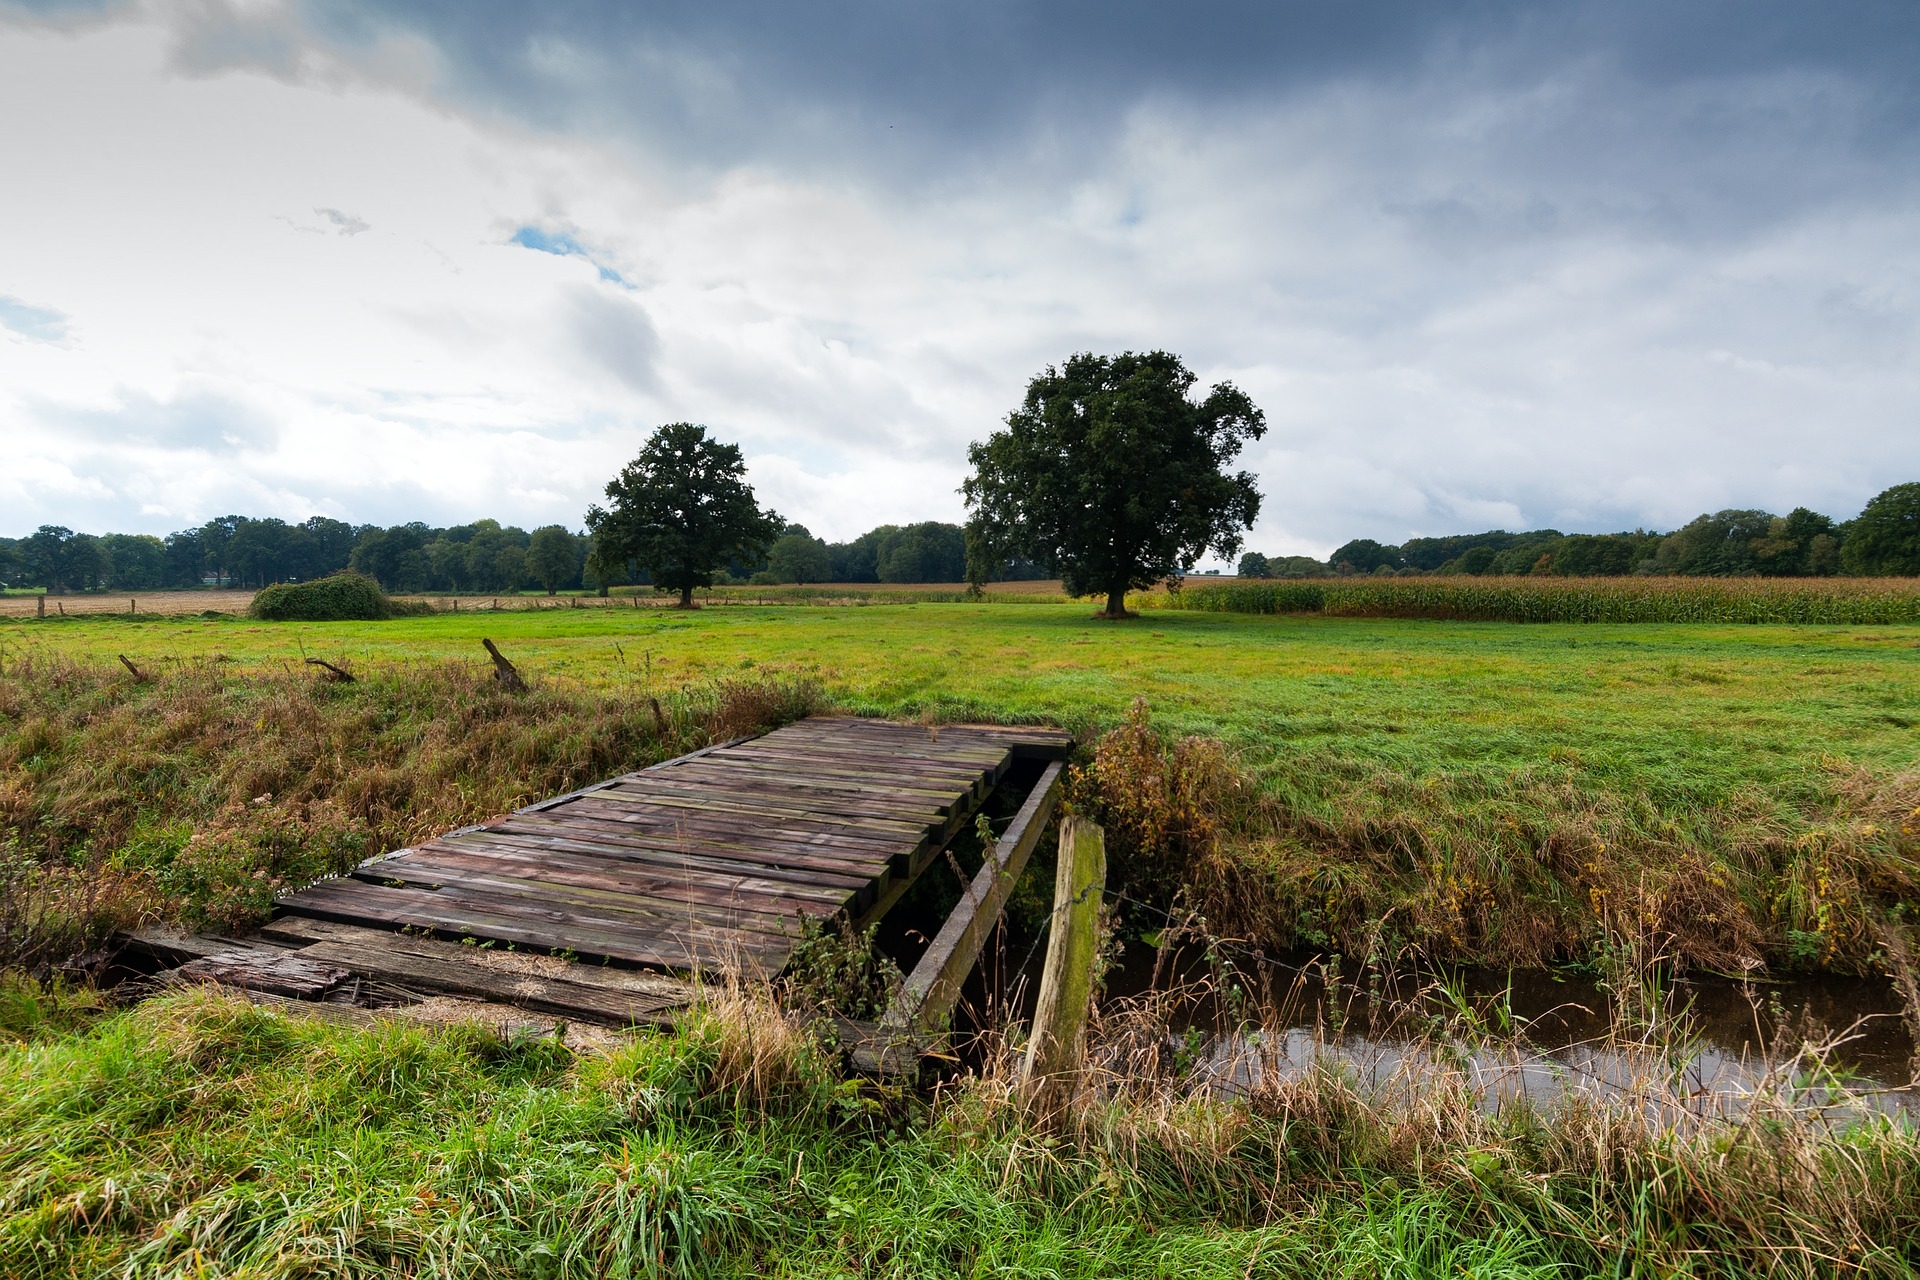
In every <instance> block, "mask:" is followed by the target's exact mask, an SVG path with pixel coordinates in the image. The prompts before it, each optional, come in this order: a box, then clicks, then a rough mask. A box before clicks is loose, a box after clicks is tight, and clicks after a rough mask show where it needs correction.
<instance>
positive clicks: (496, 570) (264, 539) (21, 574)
mask: <svg viewBox="0 0 1920 1280" xmlns="http://www.w3.org/2000/svg"><path fill="white" fill-rule="evenodd" d="M586 543H587V540H586V538H585V537H583V536H582V535H579V534H575V533H571V532H569V531H568V530H566V529H565V528H563V527H561V526H560V525H548V526H546V527H544V528H540V529H535V530H534V531H533V532H531V533H528V532H527V531H526V530H525V529H520V528H515V527H514V526H512V525H507V526H502V525H501V524H500V523H499V521H497V520H478V521H475V522H474V523H472V524H464V525H454V526H451V527H447V528H435V527H432V526H430V525H426V524H422V523H420V522H418V521H415V522H413V523H409V524H399V525H393V526H392V527H390V528H383V527H381V526H379V525H372V524H364V525H351V524H348V523H347V522H346V521H344V520H334V519H330V518H329V517H326V516H315V517H313V518H312V519H310V520H304V521H302V522H300V523H298V524H289V523H287V522H286V521H284V520H278V519H275V518H273V517H271V516H268V517H265V518H254V517H250V516H221V517H219V518H218V519H215V520H209V521H207V522H206V523H205V524H203V525H201V526H199V527H198V528H195V529H182V530H180V531H178V532H177V533H170V534H168V535H167V536H166V537H164V538H159V537H155V536H153V535H152V534H144V533H107V534H99V535H95V534H90V533H75V532H74V531H73V530H71V529H66V528H62V527H60V526H57V525H42V526H41V527H40V528H39V529H37V530H35V531H34V532H33V533H32V534H29V535H28V536H27V537H24V538H0V582H4V583H6V584H7V585H9V586H14V587H44V588H46V589H47V590H49V591H55V592H65V591H154V590H161V589H166V588H177V587H203V586H205V587H222V586H229V587H240V588H258V587H265V586H268V585H271V584H272V583H276V582H305V581H310V580H312V579H314V578H324V577H325V576H327V575H328V574H330V573H337V572H339V571H340V570H342V569H354V570H357V571H358V572H361V573H364V574H366V575H368V576H369V577H372V578H375V579H378V580H379V582H380V585H381V586H383V587H385V588H387V589H388V590H389V591H518V590H521V589H523V588H527V587H535V586H539V587H546V588H547V589H549V590H559V589H563V588H567V587H577V586H579V585H580V583H581V569H582V566H583V565H584V563H585V561H586Z"/></svg>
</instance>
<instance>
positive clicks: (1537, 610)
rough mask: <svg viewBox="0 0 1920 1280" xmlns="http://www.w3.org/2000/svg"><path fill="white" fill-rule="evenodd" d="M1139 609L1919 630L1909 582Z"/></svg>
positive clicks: (1747, 583)
mask: <svg viewBox="0 0 1920 1280" xmlns="http://www.w3.org/2000/svg"><path fill="white" fill-rule="evenodd" d="M1141 603H1144V604H1146V605H1147V606H1148V607H1159V608H1167V609H1192V610H1198V611H1202V612H1209V613H1323V614H1327V615H1329V616H1337V617H1349V618H1435V619H1442V620H1448V621H1456V622H1705V623H1729V622H1733V623H1739V622H1749V623H1819V624H1832V625H1855V624H1864V623H1894V622H1920V579H1912V578H1548V577H1541V578H1534V577H1521V578H1474V577H1440V578H1435V577H1420V578H1354V579H1350V580H1345V581H1332V582H1248V583H1221V584H1218V585H1215V584H1211V583H1209V584H1204V585H1198V586H1188V587H1186V588H1184V589H1182V590H1180V591H1178V592H1172V593H1169V594H1165V595H1152V596H1147V597H1143V598H1142V601H1141Z"/></svg>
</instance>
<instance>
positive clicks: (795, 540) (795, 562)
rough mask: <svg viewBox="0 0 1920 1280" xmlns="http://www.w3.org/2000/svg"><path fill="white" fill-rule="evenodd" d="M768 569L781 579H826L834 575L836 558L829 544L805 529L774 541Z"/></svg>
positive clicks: (816, 580)
mask: <svg viewBox="0 0 1920 1280" xmlns="http://www.w3.org/2000/svg"><path fill="white" fill-rule="evenodd" d="M767 569H768V571H769V572H770V573H772V574H773V576H774V577H776V578H778V579H780V581H782V582H800V583H806V582H825V581H827V580H828V579H829V578H831V577H833V558H832V556H830V555H829V554H828V553H827V544H826V543H824V542H822V541H820V539H818V538H816V537H813V536H812V535H811V534H809V533H807V531H806V530H804V529H802V530H800V532H798V533H784V534H781V535H780V537H779V538H778V539H776V540H775V541H774V544H773V548H772V550H770V551H769V552H768V553H767Z"/></svg>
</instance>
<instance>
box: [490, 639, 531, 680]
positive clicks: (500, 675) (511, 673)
mask: <svg viewBox="0 0 1920 1280" xmlns="http://www.w3.org/2000/svg"><path fill="white" fill-rule="evenodd" d="M480 643H481V644H483V645H485V646H486V647H487V652H488V653H489V654H491V655H492V656H493V678H494V679H495V680H498V681H499V682H500V683H501V684H503V685H505V686H506V687H507V688H508V689H510V690H512V691H513V692H514V693H525V692H526V691H527V682H526V681H525V680H522V679H521V678H520V672H519V670H518V669H517V668H516V667H515V666H514V665H513V664H512V663H511V662H508V661H507V655H506V654H504V653H502V652H500V650H499V648H498V646H496V645H495V644H494V643H493V641H491V640H482V641H481V642H480Z"/></svg>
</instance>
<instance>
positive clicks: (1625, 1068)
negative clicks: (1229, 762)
mask: <svg viewBox="0 0 1920 1280" xmlns="http://www.w3.org/2000/svg"><path fill="white" fill-rule="evenodd" d="M1156 971H1157V972H1156ZM1330 979H1331V980H1330ZM1623 1005H1627V1006H1629V1008H1628V1009H1627V1010H1626V1011H1627V1012H1628V1013H1630V1014H1632V1015H1633V1016H1629V1017H1625V1018H1622V1017H1619V1016H1617V1015H1619V1014H1620V1013H1621V1012H1622V1010H1623ZM1103 1008H1104V1010H1105V1012H1104V1015H1103V1016H1104V1018H1105V1019H1106V1021H1107V1024H1108V1031H1109V1033H1110V1035H1114V1036H1117V1037H1118V1039H1119V1040H1120V1041H1126V1040H1128V1039H1129V1037H1131V1039H1132V1042H1133V1043H1134V1045H1135V1047H1136V1048H1137V1046H1138V1044H1139V1036H1140V1034H1141V1033H1142V1030H1143V1029H1148V1028H1150V1029H1151V1030H1150V1031H1149V1032H1147V1034H1150V1035H1151V1036H1152V1037H1153V1038H1154V1039H1155V1040H1156V1042H1157V1044H1158V1047H1157V1050H1156V1051H1157V1052H1158V1053H1159V1054H1160V1055H1161V1057H1162V1059H1163V1060H1164V1059H1168V1058H1170V1059H1171V1060H1172V1061H1171V1064H1170V1065H1171V1066H1172V1067H1173V1069H1175V1070H1177V1071H1179V1072H1181V1073H1186V1074H1189V1075H1192V1076H1197V1077H1200V1078H1203V1079H1205V1080H1207V1081H1209V1082H1211V1083H1212V1084H1214V1085H1215V1086H1217V1087H1219V1088H1221V1089H1224V1090H1227V1091H1238V1090H1245V1089H1250V1088H1254V1087H1257V1086H1258V1085H1259V1084H1260V1083H1262V1082H1263V1081H1265V1080H1268V1079H1271V1078H1273V1077H1274V1076H1276V1075H1277V1076H1278V1077H1280V1078H1286V1077H1289V1076H1299V1075H1301V1074H1304V1073H1307V1072H1309V1071H1313V1070H1317V1069H1327V1068H1332V1069H1335V1070H1339V1071H1341V1072H1343V1073H1345V1074H1347V1075H1349V1076H1350V1077H1351V1078H1353V1079H1354V1082H1355V1083H1356V1084H1358V1085H1360V1086H1362V1087H1364V1088H1367V1089H1369V1090H1374V1091H1379V1090H1390V1089H1392V1088H1394V1087H1396V1086H1398V1085H1401V1084H1404V1083H1406V1082H1408V1081H1411V1080H1414V1079H1416V1078H1419V1077H1422V1076H1430V1075H1431V1074H1432V1073H1433V1072H1435V1071H1444V1072H1448V1073H1453V1074H1456V1075H1458V1076H1459V1077H1461V1078H1463V1079H1464V1081H1465V1082H1466V1083H1468V1084H1469V1085H1470V1086H1471V1087H1472V1088H1473V1089H1474V1091H1475V1093H1476V1094H1477V1095H1478V1096H1479V1097H1480V1099H1481V1105H1483V1106H1484V1107H1486V1108H1488V1109H1492V1108H1495V1107H1498V1106H1500V1105H1502V1104H1504V1103H1507V1102H1511V1101H1514V1100H1517V1099H1521V1098H1526V1099H1530V1100H1532V1101H1534V1102H1536V1103H1541V1104H1545V1103H1549V1102H1552V1101H1554V1100H1557V1099H1560V1098H1563V1097H1565V1096H1567V1095H1569V1094H1580V1095H1583V1096H1586V1097H1589V1098H1592V1099H1594V1100H1596V1101H1599V1100H1622V1099H1624V1100H1630V1101H1633V1102H1635V1103H1636V1104H1638V1105H1640V1106H1642V1107H1645V1108H1648V1109H1650V1110H1651V1111H1653V1112H1655V1113H1657V1114H1656V1115H1652V1116H1650V1117H1649V1118H1657V1119H1663V1120H1669V1121H1670V1120H1672V1119H1675V1118H1677V1117H1676V1116H1674V1115H1668V1114H1666V1113H1668V1112H1681V1113H1684V1114H1685V1115H1688V1116H1692V1117H1695V1118H1705V1117H1710V1116H1724V1115H1731V1114H1736V1113H1739V1112H1741V1111H1744V1110H1745V1109H1747V1108H1748V1107H1749V1106H1751V1104H1752V1101H1753V1099H1754V1098H1756V1097H1762V1096H1764V1097H1766V1098H1768V1099H1770V1100H1771V1101H1773V1102H1782V1101H1784V1102H1788V1103H1790V1104H1791V1105H1794V1106H1796V1107H1801V1108H1807V1107H1811V1108H1816V1109H1821V1108H1835V1109H1837V1111H1836V1114H1839V1115H1842V1116H1850V1115H1855V1114H1858V1113H1859V1112H1860V1111H1862V1110H1870V1111H1877V1112H1883V1113H1895V1112H1899V1113H1905V1114H1909V1115H1913V1114H1920V1094H1916V1092H1915V1091H1914V1090H1913V1088H1912V1087H1911V1086H1912V1083H1913V1081H1912V1075H1911V1070H1912V1062H1913V1050H1914V1045H1913V1040H1912V1037H1911V1035H1910V1032H1909V1029H1908V1026H1907V1023H1906V1021H1905V1019H1904V1017H1903V1016H1902V1008H1901V1003H1900V1000H1899V998H1898V996H1897V994H1896V993H1895V992H1894V990H1893V989H1892V987H1891V986H1890V984H1887V983H1884V982H1877V981H1871V980H1862V979H1846V978H1834V977H1815V978H1799V979H1794V980H1790V981H1782V982H1767V983H1760V982H1750V983H1741V982H1737V981H1733V980H1729V979H1723V978H1717V977H1699V976H1696V977H1694V978H1691V979H1689V980H1685V981H1680V982H1676V983H1673V984H1671V985H1670V986H1669V987H1666V988H1663V989H1656V990H1654V991H1653V992H1651V998H1649V993H1648V992H1647V991H1646V990H1645V989H1643V988H1623V989H1622V991H1620V992H1616V991H1615V990H1614V989H1612V988H1610V987H1609V986H1608V985H1607V984H1606V983H1603V982H1600V981H1597V980H1594V979H1590V978H1578V977H1565V978H1557V977H1556V976H1555V975H1552V974H1547V973H1541V972H1526V973H1514V974H1507V973H1499V972H1489V971H1486V970H1459V971H1454V972H1447V973H1438V974H1436V973H1425V974H1411V973H1403V974H1395V975H1388V974H1369V973H1362V972H1355V971H1354V970H1353V969H1352V968H1351V967H1349V968H1348V969H1347V970H1346V971H1345V972H1344V973H1339V974H1337V975H1336V974H1332V973H1331V971H1330V970H1327V969H1325V968H1323V966H1322V964H1321V963H1320V960H1319V958H1318V957H1314V956H1311V955H1299V956H1288V957H1284V958H1281V959H1279V960H1277V961H1274V962H1269V963H1265V964H1262V965H1259V966H1250V965H1247V964H1244V963H1243V964H1241V965H1240V966H1239V967H1238V968H1237V969H1235V970H1232V971H1225V972H1223V971H1221V970H1217V969H1214V968H1212V967H1210V966H1209V965H1208V964H1207V963H1206V961H1205V959H1204V958H1203V957H1202V956H1200V955H1197V954H1191V953H1187V954H1180V955H1177V956H1175V957H1173V958H1172V960H1171V962H1169V958H1168V957H1167V956H1164V955H1159V954H1156V952H1155V951H1154V950H1153V949H1152V948H1149V947H1146V946H1137V947H1134V948H1130V954H1128V955H1126V956H1125V958H1124V960H1123V963H1122V964H1121V966H1120V967H1119V968H1117V969H1116V970H1114V971H1113V972H1111V973H1109V974H1108V977H1107V984H1106V994H1105V997H1104V1004H1103ZM1129 1028H1131V1030H1129ZM1256 1028H1257V1029H1256Z"/></svg>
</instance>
